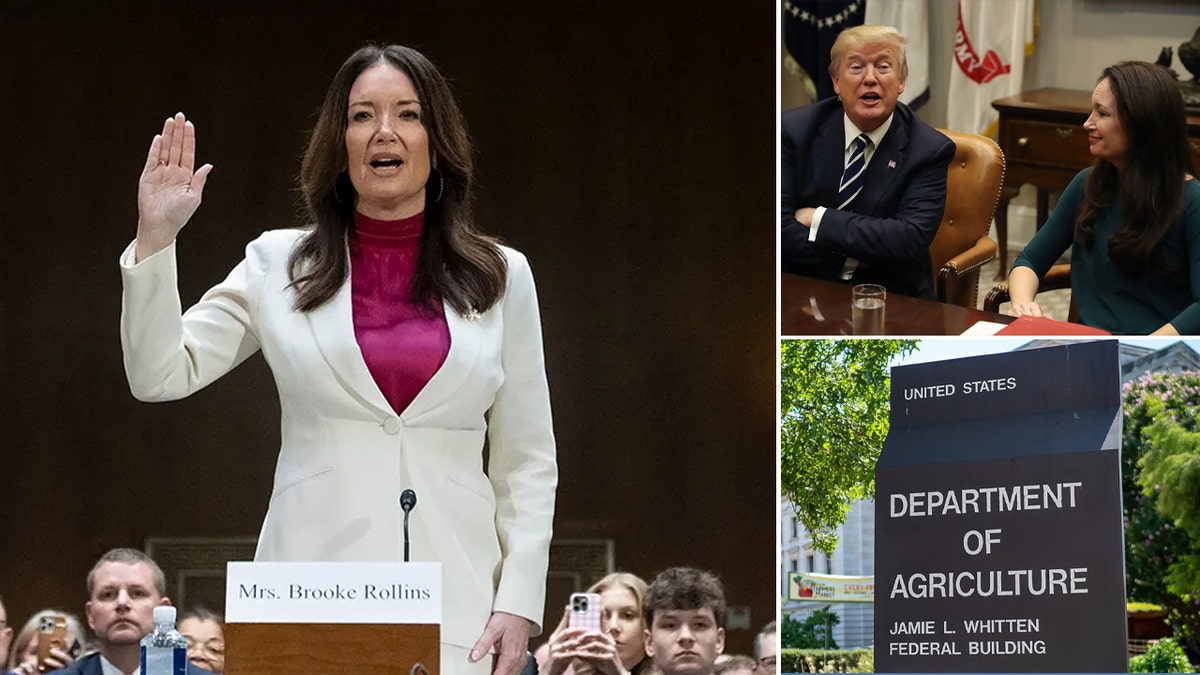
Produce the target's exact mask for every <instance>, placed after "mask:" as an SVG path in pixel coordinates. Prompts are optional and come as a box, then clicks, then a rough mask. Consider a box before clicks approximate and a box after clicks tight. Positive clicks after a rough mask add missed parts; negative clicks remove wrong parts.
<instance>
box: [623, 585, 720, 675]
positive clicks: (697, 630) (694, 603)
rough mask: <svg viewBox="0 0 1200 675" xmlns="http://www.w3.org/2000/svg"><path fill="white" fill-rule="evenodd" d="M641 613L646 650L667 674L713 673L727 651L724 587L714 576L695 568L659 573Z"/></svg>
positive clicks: (664, 673)
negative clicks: (721, 655) (718, 661)
mask: <svg viewBox="0 0 1200 675" xmlns="http://www.w3.org/2000/svg"><path fill="white" fill-rule="evenodd" d="M642 615H643V620H644V621H645V622H646V654H647V655H648V656H649V657H650V658H651V659H653V663H654V666H655V668H657V669H658V670H659V671H660V672H661V673H663V675H712V673H713V668H714V665H715V662H716V659H717V655H718V654H720V653H721V652H722V651H724V650H725V590H724V589H723V588H722V586H721V582H720V581H719V580H718V579H717V577H716V575H714V574H712V573H711V572H705V571H703V570H698V569H695V568H691V567H672V568H670V569H668V570H665V571H663V572H660V573H659V575H658V576H656V577H655V578H654V581H652V582H650V586H649V588H648V589H647V590H646V597H645V600H644V602H643V607H642Z"/></svg>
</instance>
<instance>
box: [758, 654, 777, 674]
mask: <svg viewBox="0 0 1200 675" xmlns="http://www.w3.org/2000/svg"><path fill="white" fill-rule="evenodd" d="M775 658H776V657H774V656H764V657H762V658H761V659H759V660H758V667H759V668H761V669H763V670H765V671H768V672H772V673H773V672H775Z"/></svg>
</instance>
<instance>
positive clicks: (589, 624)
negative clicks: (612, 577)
mask: <svg viewBox="0 0 1200 675" xmlns="http://www.w3.org/2000/svg"><path fill="white" fill-rule="evenodd" d="M603 611H604V607H603V606H602V605H601V604H600V596H599V595H598V594H596V593H572V594H571V612H570V614H568V618H567V625H568V626H569V627H571V628H583V629H585V630H593V631H596V632H597V633H598V632H600V614H601V613H602V612H603Z"/></svg>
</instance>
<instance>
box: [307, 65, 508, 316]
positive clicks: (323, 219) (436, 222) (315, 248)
mask: <svg viewBox="0 0 1200 675" xmlns="http://www.w3.org/2000/svg"><path fill="white" fill-rule="evenodd" d="M379 63H388V64H390V65H392V66H394V67H395V68H397V69H398V70H400V71H401V72H403V73H404V74H405V75H406V76H408V79H409V80H410V81H411V82H412V84H413V87H414V88H415V89H416V92H417V99H418V100H419V101H420V104H421V122H422V124H424V126H425V130H426V132H427V133H428V135H429V148H430V155H431V157H430V165H431V166H432V167H435V170H434V172H431V173H430V180H429V184H428V186H427V187H426V189H425V226H424V227H425V229H424V232H423V233H422V235H421V240H420V243H419V244H418V249H417V251H418V253H417V269H416V273H415V274H414V276H413V281H412V291H413V299H414V300H415V301H416V303H417V304H425V303H430V302H433V301H434V300H435V299H436V298H439V297H440V298H441V299H443V300H445V301H446V302H447V303H449V304H450V306H451V307H453V308H454V310H455V311H456V312H458V313H459V314H464V315H465V314H467V313H469V312H471V311H478V312H483V311H486V310H487V309H488V308H490V307H491V306H492V305H493V304H495V302H496V300H498V299H499V297H500V295H501V293H503V291H504V284H505V276H506V274H507V268H506V266H505V261H504V255H503V253H501V251H500V247H499V245H498V244H497V242H496V240H495V239H493V238H491V237H488V236H485V235H483V234H482V233H480V232H479V231H477V230H476V229H475V222H474V218H473V216H472V213H471V200H472V193H473V189H474V186H473V183H474V179H475V175H474V166H473V161H472V157H471V140H470V137H469V136H468V135H467V126H466V122H465V121H464V120H463V117H462V113H461V112H460V111H459V109H458V104H457V103H455V102H454V97H453V95H452V94H451V92H450V85H449V84H448V83H447V82H446V79H445V78H444V77H442V74H441V73H439V72H438V70H437V68H436V67H434V65H433V64H432V63H430V62H429V60H428V59H426V58H425V57H424V56H423V55H422V54H421V53H420V52H418V51H416V50H415V49H410V48H408V47H402V46H400V45H388V46H380V45H367V46H364V47H362V48H361V49H359V50H358V51H356V52H354V53H353V54H351V55H350V58H348V59H346V62H345V63H343V64H342V67H341V68H339V69H338V72H337V74H336V75H334V77H333V83H332V84H330V85H329V90H328V91H327V92H326V93H325V102H324V103H323V104H322V105H321V110H320V112H319V113H318V116H317V124H316V126H315V127H314V128H313V130H312V133H311V134H310V135H309V138H308V147H307V148H306V149H305V151H304V161H303V164H302V165H301V168H300V178H299V183H300V192H301V195H302V196H303V198H304V207H305V211H306V216H307V218H308V220H309V225H310V227H311V228H312V231H311V232H309V233H308V234H307V235H305V236H304V238H303V239H302V240H301V241H300V243H299V244H298V245H297V246H296V248H295V249H294V250H293V251H292V254H291V257H290V258H289V259H288V276H289V278H290V279H291V280H292V284H291V285H292V286H293V287H295V289H296V302H295V305H294V307H295V309H297V310H299V311H301V312H308V311H311V310H313V309H316V308H317V307H320V306H321V305H322V304H324V303H325V302H327V301H328V300H329V299H330V298H332V297H333V296H334V295H335V294H336V293H337V291H338V289H340V288H341V287H342V284H344V283H345V281H346V275H347V273H348V267H349V260H348V258H347V253H346V233H347V232H348V231H349V229H350V227H351V226H352V225H353V223H354V209H355V202H356V193H355V191H354V186H353V185H352V184H351V182H350V177H349V175H348V174H347V162H348V160H347V156H346V142H345V134H346V124H347V116H348V109H349V98H350V88H351V87H352V86H353V85H354V81H355V80H356V79H358V76H359V75H360V74H362V72H363V71H364V70H367V69H368V68H370V67H372V66H374V65H377V64H379ZM435 173H439V174H440V177H439V176H437V175H434V174H435ZM439 179H440V181H441V186H440V187H439ZM439 193H440V197H439Z"/></svg>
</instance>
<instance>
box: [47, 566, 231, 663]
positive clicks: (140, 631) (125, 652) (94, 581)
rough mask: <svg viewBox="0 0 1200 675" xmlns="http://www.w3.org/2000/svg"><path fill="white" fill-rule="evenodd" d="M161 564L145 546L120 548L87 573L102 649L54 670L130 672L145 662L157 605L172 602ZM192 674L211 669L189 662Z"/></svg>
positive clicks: (87, 609)
mask: <svg viewBox="0 0 1200 675" xmlns="http://www.w3.org/2000/svg"><path fill="white" fill-rule="evenodd" d="M166 585H167V584H166V579H165V578H164V577H163V572H162V569H161V568H159V566H158V564H157V563H155V562H154V561H153V560H151V559H150V558H149V557H148V556H147V555H146V554H144V553H142V552H141V551H136V550H134V549H131V548H116V549H113V550H111V551H109V552H108V553H105V554H104V555H102V556H100V559H99V560H98V561H96V564H95V566H93V567H92V571H90V572H88V576H87V591H88V601H87V604H85V605H84V613H85V614H86V615H87V622H88V625H89V626H91V628H92V631H93V632H95V633H96V642H97V644H99V646H100V651H99V652H97V653H95V654H89V655H88V656H85V657H83V658H82V659H79V660H78V661H76V662H75V663H72V664H71V665H69V666H67V667H66V668H62V669H60V670H56V671H54V673H55V674H56V675H131V674H132V673H135V672H138V670H139V668H140V666H141V647H140V644H139V643H140V642H141V640H142V638H143V637H144V636H145V635H146V634H147V633H149V632H150V631H152V630H154V608H155V607H157V606H158V605H169V604H171V600H170V599H169V598H167V596H166ZM187 672H188V675H205V674H206V673H209V671H207V670H204V669H202V668H198V667H196V666H194V665H192V664H191V663H189V664H188V669H187Z"/></svg>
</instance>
